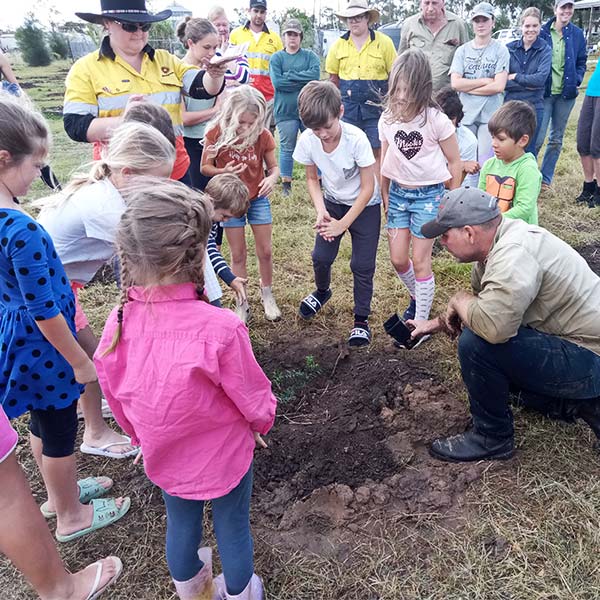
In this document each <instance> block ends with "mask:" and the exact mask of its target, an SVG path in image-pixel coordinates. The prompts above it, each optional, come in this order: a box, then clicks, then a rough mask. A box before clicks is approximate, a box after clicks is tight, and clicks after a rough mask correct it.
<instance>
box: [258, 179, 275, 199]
mask: <svg viewBox="0 0 600 600" xmlns="http://www.w3.org/2000/svg"><path fill="white" fill-rule="evenodd" d="M274 187H275V180H274V178H273V177H271V176H270V175H269V176H268V177H265V178H264V179H263V180H262V181H261V182H260V185H259V186H258V195H259V196H268V195H269V194H270V193H271V192H272V191H273V188H274Z"/></svg>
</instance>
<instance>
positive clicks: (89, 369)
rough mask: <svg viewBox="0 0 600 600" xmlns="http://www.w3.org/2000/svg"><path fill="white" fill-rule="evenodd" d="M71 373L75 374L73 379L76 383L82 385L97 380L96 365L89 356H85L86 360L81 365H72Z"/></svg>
mask: <svg viewBox="0 0 600 600" xmlns="http://www.w3.org/2000/svg"><path fill="white" fill-rule="evenodd" d="M73 373H74V374H75V381H77V383H81V384H82V385H85V384H86V383H92V382H94V381H98V374H97V373H96V367H95V366H94V363H93V362H92V361H91V359H89V358H87V359H86V361H85V362H83V363H82V364H81V365H77V366H73Z"/></svg>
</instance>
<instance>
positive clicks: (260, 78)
mask: <svg viewBox="0 0 600 600" xmlns="http://www.w3.org/2000/svg"><path fill="white" fill-rule="evenodd" d="M229 41H230V43H231V44H235V45H239V44H245V43H246V42H249V43H250V45H249V46H248V53H247V54H246V56H247V57H248V64H249V65H250V85H251V86H252V87H255V88H256V89H257V90H258V91H259V92H262V94H263V96H264V97H265V100H267V101H269V100H271V99H272V98H273V96H274V95H275V90H274V89H273V84H272V83H271V76H270V75H269V61H270V60H271V56H273V54H275V52H277V51H278V50H283V42H282V41H281V38H280V37H279V36H278V35H277V34H276V33H275V32H274V31H269V28H268V27H267V26H266V25H265V26H264V27H263V31H262V33H261V34H260V37H259V38H258V41H256V38H255V37H254V33H253V32H252V30H251V29H250V22H249V21H248V22H247V23H246V25H244V26H243V27H242V26H240V27H237V28H236V29H234V30H233V31H232V32H231V33H230V34H229Z"/></svg>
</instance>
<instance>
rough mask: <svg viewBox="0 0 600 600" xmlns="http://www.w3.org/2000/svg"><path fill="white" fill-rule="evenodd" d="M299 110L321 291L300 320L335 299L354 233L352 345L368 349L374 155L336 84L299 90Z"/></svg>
mask: <svg viewBox="0 0 600 600" xmlns="http://www.w3.org/2000/svg"><path fill="white" fill-rule="evenodd" d="M298 110H299V114H300V118H301V119H302V122H303V123H304V125H305V127H306V128H307V129H306V131H305V132H304V133H303V134H302V135H301V136H300V139H299V140H298V144H297V145H296V149H295V151H294V160H296V161H297V162H299V163H301V164H303V165H305V167H306V182H307V186H308V191H309V193H310V197H311V199H312V201H313V204H314V207H315V210H316V212H317V220H316V222H315V225H314V227H315V229H316V230H317V236H316V239H315V247H314V250H313V253H312V259H313V267H314V272H315V284H316V288H317V289H316V290H315V291H314V292H313V293H312V294H309V295H308V296H306V298H304V299H303V300H302V302H301V303H300V316H301V317H302V318H304V319H312V318H313V317H314V316H315V315H316V314H317V313H318V312H319V310H321V308H322V307H323V305H324V304H325V302H327V301H328V300H329V298H331V289H330V283H331V265H332V264H333V261H334V260H335V258H336V256H337V254H338V250H339V247H340V241H341V239H342V236H343V235H344V233H345V232H346V231H349V232H350V237H351V238H352V258H351V259H350V268H351V270H352V274H353V275H354V326H353V327H352V330H351V331H350V336H349V338H348V345H349V346H366V345H367V344H369V343H370V342H371V330H370V328H369V324H368V318H369V314H370V312H371V298H372V296H373V275H374V274H375V259H376V256H377V244H378V242H379V228H380V217H381V208H380V205H381V197H380V194H379V188H378V185H377V181H376V175H375V168H374V165H375V157H374V155H373V151H372V149H371V145H370V143H369V140H368V139H367V136H366V135H365V133H364V132H363V131H361V130H360V129H358V128H357V127H355V126H354V125H350V124H349V123H344V122H342V121H340V119H341V117H342V115H343V114H344V109H343V106H342V98H341V95H340V92H339V90H338V88H337V87H336V86H335V85H334V84H333V83H331V82H329V81H311V82H310V83H309V84H308V85H307V86H306V87H304V89H303V90H302V91H301V92H300V95H299V97H298ZM319 170H320V171H321V181H322V186H323V187H322V189H321V184H320V183H319V177H318V171H319Z"/></svg>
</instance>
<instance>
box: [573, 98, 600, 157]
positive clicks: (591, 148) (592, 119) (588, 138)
mask: <svg viewBox="0 0 600 600" xmlns="http://www.w3.org/2000/svg"><path fill="white" fill-rule="evenodd" d="M577 152H578V153H579V155H580V156H591V157H592V158H600V97H597V96H586V97H585V98H584V99H583V104H582V105H581V113H580V114H579V122H578V123H577Z"/></svg>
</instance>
